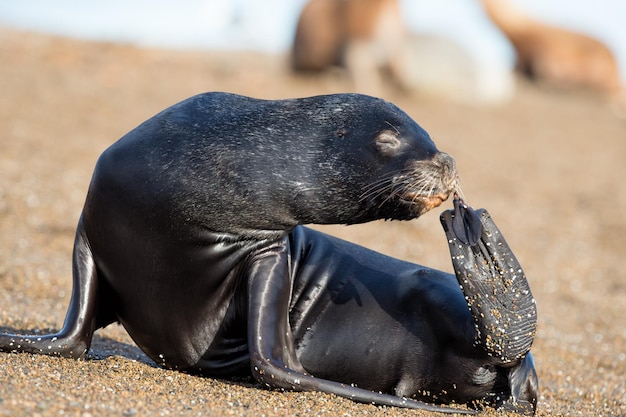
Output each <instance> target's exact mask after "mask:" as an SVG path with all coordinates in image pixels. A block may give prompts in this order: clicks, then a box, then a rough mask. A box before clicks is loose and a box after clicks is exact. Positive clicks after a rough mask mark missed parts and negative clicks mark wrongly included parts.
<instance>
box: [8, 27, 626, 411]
mask: <svg viewBox="0 0 626 417" xmlns="http://www.w3.org/2000/svg"><path fill="white" fill-rule="evenodd" d="M285 62H286V61H285V58H284V57H271V56H265V55H260V54H252V53H217V52H192V51H187V52H174V51H166V50H148V49H139V48H135V47H130V46H120V45H113V44H103V43H87V42H77V41H70V40H65V39H59V38H53V37H46V36H42V35H34V34H26V33H21V32H15V31H10V30H1V31H0V91H1V92H2V94H0V236H2V240H1V242H2V243H1V245H0V328H1V329H4V330H7V329H8V330H11V331H29V330H32V329H56V328H59V327H60V326H61V325H62V323H63V318H64V316H65V311H66V308H67V304H68V301H69V297H70V293H71V262H70V259H71V249H72V243H73V238H74V230H75V225H76V222H77V219H78V216H79V214H80V210H81V208H82V204H83V200H84V197H85V193H86V190H87V187H88V184H89V180H90V177H91V172H92V170H93V166H94V164H95V161H96V159H97V157H98V155H99V154H100V153H101V152H102V151H103V150H104V149H105V148H106V147H107V146H109V145H110V144H111V143H112V142H114V141H115V140H117V139H118V138H119V137H121V136H122V135H123V134H124V133H126V132H127V131H129V130H130V129H132V128H134V127H135V126H136V125H138V124H139V123H141V122H142V121H143V120H145V119H146V118H148V117H150V116H152V115H153V114H155V113H156V112H158V111H160V110H161V109H163V108H165V107H167V106H169V105H171V104H173V103H175V102H177V101H179V100H181V99H184V98H186V97H188V96H191V95H193V94H196V93H200V92H203V91H210V90H222V91H230V92H235V93H240V94H245V95H251V96H255V97H260V98H283V97H298V96H308V95H315V94H325V93H333V92H340V91H347V90H349V89H350V83H349V82H348V81H347V80H346V79H345V77H344V76H342V75H341V74H340V73H332V74H328V75H325V76H319V77H314V78H306V77H295V76H293V75H291V74H290V73H289V71H288V70H287V69H286V66H285ZM384 97H385V98H387V99H389V100H391V101H393V102H395V103H396V104H397V105H399V106H400V107H401V108H403V109H404V110H405V111H407V113H409V114H410V115H411V116H412V117H414V118H415V119H416V120H417V121H418V123H420V124H421V125H422V126H423V127H424V128H425V129H427V130H428V131H429V132H430V134H431V136H432V137H433V139H434V140H435V142H436V143H437V144H438V146H439V148H440V149H441V150H445V151H447V152H449V153H451V154H452V155H454V156H455V157H456V159H457V164H458V167H459V170H460V173H461V177H462V183H463V189H464V192H465V196H466V199H467V201H468V202H469V203H470V204H471V205H473V206H474V207H485V208H487V209H488V210H489V212H490V213H491V215H492V217H493V218H494V220H495V221H496V223H497V224H498V226H499V227H500V229H501V230H502V232H503V233H504V235H505V236H506V238H507V240H508V242H509V244H510V245H511V246H512V248H513V249H514V251H515V253H516V255H517V257H518V259H519V260H520V262H521V263H522V265H523V267H524V269H525V272H526V274H527V276H528V278H529V281H530V285H531V288H532V290H533V293H534V295H535V298H536V300H537V304H538V310H539V331H538V335H537V338H536V340H535V344H534V346H533V353H534V355H535V361H536V363H535V364H536V367H537V371H538V374H539V380H540V398H539V408H538V415H539V416H578V415H580V416H624V415H626V378H625V375H626V319H625V318H624V317H625V316H626V262H625V258H626V217H625V216H624V209H625V208H626V186H624V178H626V121H623V120H619V119H617V118H616V117H614V116H613V115H612V114H611V113H610V111H608V109H607V106H606V105H605V103H604V102H603V100H602V99H601V98H599V97H596V96H594V95H593V94H589V93H585V92H563V91H554V90H547V89H545V88H540V87H538V86H535V85H530V84H528V83H526V82H523V81H520V85H519V92H518V95H517V96H516V98H515V99H514V100H513V101H512V102H511V103H509V104H506V105H504V106H500V107H497V108H479V107H471V106H467V105H458V104H451V103H448V102H445V101H438V100H436V99H432V98H425V97H420V96H418V95H406V94H401V93H400V92H398V91H395V90H393V89H392V88H389V89H388V91H385V94H384ZM444 206H445V207H442V208H437V209H435V210H433V211H432V212H431V213H428V214H426V215H425V216H423V217H422V218H421V219H418V220H415V221H411V222H387V223H384V222H376V223H371V224H367V225H360V226H350V227H342V226H332V227H323V228H321V229H323V230H325V231H328V232H330V233H333V234H335V235H338V236H340V237H343V238H345V239H348V240H351V241H353V242H356V243H359V244H362V245H364V246H367V247H370V248H373V249H376V250H379V251H381V252H384V253H387V254H390V255H392V256H395V257H399V258H402V259H406V260H410V261H413V262H416V263H420V264H424V265H428V266H431V267H435V268H439V269H443V270H446V271H451V270H452V268H451V264H450V260H449V256H448V251H447V246H446V241H445V238H444V234H443V231H442V230H441V226H440V224H439V219H438V216H439V213H440V212H441V210H442V209H443V208H448V207H450V206H451V203H450V202H446V203H444ZM3 415H10V416H37V415H39V416H50V415H70V416H82V417H88V416H99V415H113V416H134V415H138V416H143V415H155V416H159V415H177V416H178V415H183V416H191V415H211V416H228V415H254V416H286V415H290V416H291V415H303V416H304V415H306V416H311V415H319V416H356V415H358V416H404V415H406V416H408V415H411V416H420V415H428V414H427V413H421V412H416V411H409V410H399V409H393V408H386V407H376V406H372V405H363V404H356V403H353V402H351V401H348V400H344V399H339V398H336V397H333V396H330V395H325V394H320V393H294V392H286V393H285V392H278V391H268V390H265V389H262V388H260V387H259V386H257V385H256V384H254V383H253V382H251V381H248V380H243V381H241V380H239V381H224V380H213V379H208V378H200V377H196V376H191V375H186V374H183V373H179V372H174V371H169V370H164V369H161V368H158V367H156V366H155V365H154V363H152V362H151V361H150V360H149V359H148V358H147V357H146V356H145V355H144V354H143V353H142V352H141V351H140V350H139V349H138V348H137V347H136V346H135V345H134V344H133V342H132V340H130V338H129V337H128V336H127V335H126V333H125V332H124V330H123V329H122V328H121V327H120V326H117V325H112V326H109V327H108V328H106V329H104V330H101V331H98V332H97V333H96V337H95V338H94V342H93V346H92V349H91V351H90V353H89V355H88V357H87V358H86V359H85V360H80V361H76V360H68V359H58V358H49V357H45V356H32V355H26V354H21V355H18V354H0V416H3ZM483 415H505V414H496V413H494V412H492V411H487V412H485V413H483Z"/></svg>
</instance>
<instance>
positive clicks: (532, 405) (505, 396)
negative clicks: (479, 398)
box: [485, 352, 538, 416]
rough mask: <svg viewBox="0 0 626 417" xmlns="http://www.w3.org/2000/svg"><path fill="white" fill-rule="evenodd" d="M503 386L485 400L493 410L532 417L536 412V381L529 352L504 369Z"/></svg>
mask: <svg viewBox="0 0 626 417" xmlns="http://www.w3.org/2000/svg"><path fill="white" fill-rule="evenodd" d="M503 376H504V381H503V382H504V384H505V386H500V387H498V388H496V390H495V392H493V393H491V394H490V395H489V397H488V398H486V399H485V400H486V402H487V404H489V405H490V406H492V407H493V408H496V409H499V410H504V411H508V412H514V413H517V414H522V415H528V416H532V415H534V414H535V412H536V411H537V395H538V393H537V391H538V381H537V373H536V372H535V365H534V362H533V357H532V355H531V354H530V352H529V353H528V354H527V355H526V356H524V358H523V359H522V360H520V362H519V363H518V364H517V365H515V366H512V367H510V368H508V369H504V375H503Z"/></svg>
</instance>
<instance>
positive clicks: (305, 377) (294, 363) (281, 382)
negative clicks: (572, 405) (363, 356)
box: [247, 239, 475, 414]
mask: <svg viewBox="0 0 626 417" xmlns="http://www.w3.org/2000/svg"><path fill="white" fill-rule="evenodd" d="M290 271H291V268H290V253H289V245H288V240H287V239H284V240H283V241H281V242H278V243H277V244H276V245H275V246H272V247H271V248H268V249H266V250H263V252H261V253H257V254H255V256H254V259H253V260H252V261H251V264H250V265H249V267H248V269H247V278H248V291H249V293H248V349H249V351H250V366H251V368H252V374H253V375H254V378H255V379H256V380H257V381H259V382H260V383H262V384H264V385H266V386H267V387H269V388H282V389H286V390H295V391H320V392H325V393H329V394H335V395H338V396H340V397H345V398H349V399H351V400H353V401H357V402H362V403H369V404H378V405H388V406H395V407H404V408H414V409H420V410H427V411H434V412H440V413H450V414H451V413H458V414H475V412H474V411H472V410H463V409H454V408H447V407H440V406H436V405H432V404H427V403H423V402H421V401H415V400H411V399H407V398H401V397H396V396H394V395H390V394H382V393H377V392H373V391H369V390H365V389H361V388H356V387H353V386H350V385H346V384H342V383H339V382H335V381H329V380H325V379H320V378H315V377H313V376H311V375H309V374H307V373H306V371H305V370H304V368H303V367H302V365H301V364H300V361H299V360H298V358H297V356H296V353H295V349H294V346H293V336H292V334H291V329H290V326H289V304H290V298H291V289H292V282H291V280H292V277H291V272H290Z"/></svg>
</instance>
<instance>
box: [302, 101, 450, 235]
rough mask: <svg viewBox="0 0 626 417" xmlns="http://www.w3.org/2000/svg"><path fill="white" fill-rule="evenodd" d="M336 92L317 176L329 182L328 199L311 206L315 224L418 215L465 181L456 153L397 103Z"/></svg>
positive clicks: (328, 106) (329, 108)
mask: <svg viewBox="0 0 626 417" xmlns="http://www.w3.org/2000/svg"><path fill="white" fill-rule="evenodd" d="M329 97H331V98H329V99H328V100H331V101H330V102H327V103H325V104H324V109H325V112H324V115H323V116H320V117H325V118H326V120H325V122H326V123H327V128H328V131H327V132H326V136H325V140H324V142H323V150H322V151H321V152H320V153H319V154H320V159H319V160H318V162H317V169H316V170H315V174H316V178H315V180H314V182H315V185H316V186H317V187H320V185H321V184H323V188H322V189H323V190H324V191H325V194H324V204H320V205H318V207H315V210H310V212H311V213H315V214H316V215H317V217H316V218H315V219H313V220H314V221H315V222H316V223H347V224H351V223H362V222H366V221H370V220H375V219H394V220H409V219H413V218H416V217H419V216H420V215H422V214H424V213H425V212H427V211H428V210H431V209H433V208H435V207H437V206H439V205H440V204H441V203H442V202H443V201H445V200H446V199H447V198H448V196H449V195H450V194H451V193H452V192H453V191H454V190H455V189H456V188H457V187H458V174H457V170H456V166H455V162H454V159H453V158H452V157H451V156H450V155H448V154H446V153H444V152H440V151H439V150H438V149H437V147H436V146H435V144H434V142H433V141H432V139H431V138H430V136H429V135H428V133H427V132H426V131H425V130H424V129H423V128H422V127H421V126H419V125H418V124H417V123H416V122H415V121H414V120H413V119H412V118H411V117H409V116H408V115H407V114H406V113H405V112H403V111H402V110H400V109H399V108H398V107H396V106H395V105H393V104H391V103H389V102H387V101H385V100H382V99H377V98H373V97H369V96H363V95H356V94H355V95H341V96H340V97H337V98H334V100H336V102H333V101H332V100H333V98H332V96H329ZM319 189H320V188H318V190H319ZM311 204H313V205H315V204H314V201H313V203H312V202H310V201H309V204H308V205H307V207H311ZM320 213H322V214H323V216H327V217H326V218H321V216H319V214H320Z"/></svg>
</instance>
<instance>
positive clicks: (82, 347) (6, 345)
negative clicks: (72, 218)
mask: <svg viewBox="0 0 626 417" xmlns="http://www.w3.org/2000/svg"><path fill="white" fill-rule="evenodd" d="M73 274H74V279H73V287H72V298H71V301H70V306H69V309H68V311H67V316H66V317H65V323H64V324H63V328H62V329H61V330H60V331H59V332H58V333H56V334H49V335H36V336H21V335H14V334H0V351H4V352H28V353H39V354H45V355H54V356H65V357H73V358H79V357H81V356H83V355H84V354H85V353H86V352H87V350H88V349H89V346H90V345H91V337H92V336H93V332H94V330H95V328H96V324H97V323H96V308H97V306H96V304H97V301H96V298H97V297H96V296H97V294H96V293H97V287H98V285H97V274H96V266H95V264H94V260H93V256H92V254H91V249H90V248H89V244H88V243H87V238H86V236H85V232H84V229H83V227H82V221H81V223H79V225H78V229H77V231H76V241H75V243H74V260H73Z"/></svg>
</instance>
